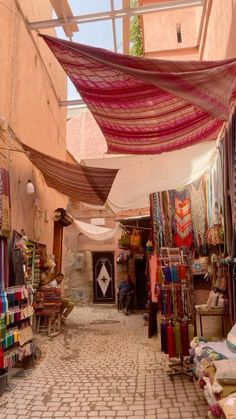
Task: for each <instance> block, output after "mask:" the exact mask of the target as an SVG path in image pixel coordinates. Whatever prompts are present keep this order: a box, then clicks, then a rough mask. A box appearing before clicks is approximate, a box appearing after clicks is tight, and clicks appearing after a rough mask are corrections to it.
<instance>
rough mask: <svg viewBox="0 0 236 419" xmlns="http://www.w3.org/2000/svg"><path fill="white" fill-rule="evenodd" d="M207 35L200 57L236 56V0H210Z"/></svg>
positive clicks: (204, 58) (211, 58)
mask: <svg viewBox="0 0 236 419" xmlns="http://www.w3.org/2000/svg"><path fill="white" fill-rule="evenodd" d="M207 12H208V15H207V16H206V17H207V18H208V16H209V18H208V20H207V25H206V28H205V37H203V39H202V43H201V45H200V58H201V59H203V60H219V59H224V58H231V57H236V42H235V40H236V25H235V19H236V0H223V1H222V0H221V1H214V0H208V9H207Z"/></svg>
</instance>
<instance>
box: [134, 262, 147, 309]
mask: <svg viewBox="0 0 236 419" xmlns="http://www.w3.org/2000/svg"><path fill="white" fill-rule="evenodd" d="M145 271H146V260H145V258H143V259H142V260H136V261H135V280H136V281H135V282H136V303H137V309H138V310H144V309H145V307H146V303H147V276H146V273H145Z"/></svg>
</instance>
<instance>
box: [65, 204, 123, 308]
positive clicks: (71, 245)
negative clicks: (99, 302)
mask: <svg viewBox="0 0 236 419" xmlns="http://www.w3.org/2000/svg"><path fill="white" fill-rule="evenodd" d="M69 211H70V213H71V214H72V215H73V217H74V218H75V219H79V220H80V221H83V222H86V223H90V222H91V219H92V218H101V219H104V222H105V224H104V227H107V228H114V227H115V217H114V215H113V213H112V212H111V211H109V210H107V209H106V208H105V207H97V208H92V206H90V205H86V204H83V203H81V202H78V201H77V202H76V201H71V202H70V208H69ZM117 243H118V237H116V236H114V237H113V238H112V239H110V240H106V241H99V242H98V241H95V240H91V239H89V238H87V237H86V236H84V235H83V234H81V233H80V232H79V230H78V229H77V227H76V226H75V225H74V224H72V225H70V226H69V227H67V229H66V231H65V243H64V244H65V253H64V273H65V292H66V293H67V294H68V295H70V296H71V297H70V298H71V299H72V300H73V301H74V302H76V303H82V304H88V303H92V302H93V264H92V253H93V252H106V251H108V252H113V253H114V262H115V261H116V259H117V256H118V254H119V249H118V247H117ZM114 271H115V287H116V285H117V278H118V276H117V266H116V263H114Z"/></svg>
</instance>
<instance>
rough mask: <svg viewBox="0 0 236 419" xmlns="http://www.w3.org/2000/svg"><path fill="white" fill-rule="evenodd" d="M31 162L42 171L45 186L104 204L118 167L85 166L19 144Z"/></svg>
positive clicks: (79, 198) (92, 202) (86, 200)
mask: <svg viewBox="0 0 236 419" xmlns="http://www.w3.org/2000/svg"><path fill="white" fill-rule="evenodd" d="M21 145H22V147H23V149H24V150H25V152H27V156H28V157H29V159H30V160H31V161H32V163H33V164H34V165H35V166H36V167H37V168H38V169H39V170H40V171H41V172H42V174H43V177H44V179H45V182H46V183H47V185H48V186H49V187H51V188H54V189H56V190H57V191H58V192H61V193H63V194H65V195H67V196H69V197H71V198H74V199H78V200H79V201H82V202H86V203H87V204H92V205H101V204H104V203H105V201H106V199H107V196H108V194H109V192H110V189H111V187H112V184H113V182H114V180H115V177H116V174H117V172H118V170H117V169H101V168H96V167H86V166H81V165H80V164H72V163H67V162H65V161H62V160H58V159H55V158H53V157H50V156H47V155H46V154H44V153H41V152H40V151H37V150H35V149H33V148H31V147H29V146H27V145H25V144H23V143H21Z"/></svg>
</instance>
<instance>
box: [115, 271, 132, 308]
mask: <svg viewBox="0 0 236 419" xmlns="http://www.w3.org/2000/svg"><path fill="white" fill-rule="evenodd" d="M118 289H119V303H120V307H121V308H123V309H124V313H125V314H126V316H128V314H129V310H130V308H131V306H132V302H133V298H134V292H135V286H134V283H133V282H132V280H131V278H130V276H129V275H128V274H127V275H126V277H125V279H124V280H123V281H121V283H120V285H119V287H118Z"/></svg>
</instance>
